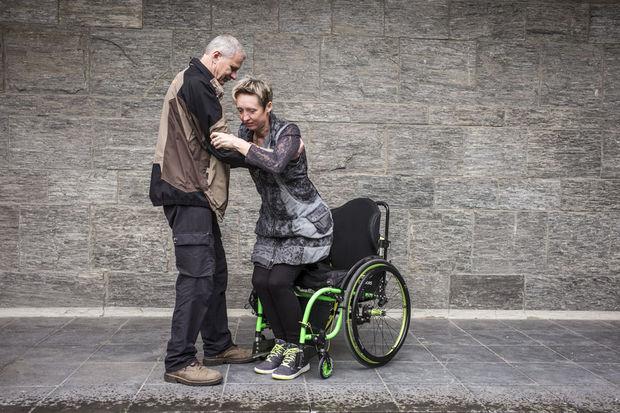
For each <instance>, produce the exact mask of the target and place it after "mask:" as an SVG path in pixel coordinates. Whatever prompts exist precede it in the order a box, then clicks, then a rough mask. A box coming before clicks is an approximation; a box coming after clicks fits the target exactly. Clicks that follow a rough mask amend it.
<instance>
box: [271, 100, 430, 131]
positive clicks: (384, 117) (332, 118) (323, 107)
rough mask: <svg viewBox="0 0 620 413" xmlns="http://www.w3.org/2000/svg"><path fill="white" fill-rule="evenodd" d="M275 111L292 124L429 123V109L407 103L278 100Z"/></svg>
mask: <svg viewBox="0 0 620 413" xmlns="http://www.w3.org/2000/svg"><path fill="white" fill-rule="evenodd" d="M274 110H277V111H278V112H277V113H280V114H282V115H284V117H285V118H286V119H288V120H290V121H302V120H303V121H308V122H361V123H377V124H408V125H413V124H427V123H428V108H427V107H426V106H424V105H415V104H405V103H382V104H381V105H377V104H375V103H364V102H346V103H338V102H303V101H293V100H289V101H284V102H280V101H277V102H276V104H275V108H274Z"/></svg>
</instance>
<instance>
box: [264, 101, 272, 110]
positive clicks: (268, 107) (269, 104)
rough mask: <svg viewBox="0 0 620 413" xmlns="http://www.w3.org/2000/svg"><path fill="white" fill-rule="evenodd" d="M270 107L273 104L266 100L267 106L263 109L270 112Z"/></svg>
mask: <svg viewBox="0 0 620 413" xmlns="http://www.w3.org/2000/svg"><path fill="white" fill-rule="evenodd" d="M272 108H273V105H272V104H271V102H267V106H265V110H266V111H267V113H271V109H272Z"/></svg>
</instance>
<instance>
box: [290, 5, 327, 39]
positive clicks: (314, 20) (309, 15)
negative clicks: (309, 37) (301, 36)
mask: <svg viewBox="0 0 620 413" xmlns="http://www.w3.org/2000/svg"><path fill="white" fill-rule="evenodd" d="M278 27H279V31H280V32H285V33H308V34H313V33H318V34H327V33H330V32H331V30H332V9H331V1H330V0H280V9H279V22H278Z"/></svg>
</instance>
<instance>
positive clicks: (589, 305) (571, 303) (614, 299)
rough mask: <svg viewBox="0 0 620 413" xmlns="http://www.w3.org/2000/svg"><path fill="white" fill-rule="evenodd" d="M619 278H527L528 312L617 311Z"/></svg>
mask: <svg viewBox="0 0 620 413" xmlns="http://www.w3.org/2000/svg"><path fill="white" fill-rule="evenodd" d="M618 291H620V277H617V276H610V275H606V274H598V273H596V272H593V273H590V274H588V275H587V276H570V275H568V276H566V275H551V274H532V275H528V276H527V278H526V282H525V308H526V309H527V310H562V311H588V310H594V311H618V310H620V299H619V298H618Z"/></svg>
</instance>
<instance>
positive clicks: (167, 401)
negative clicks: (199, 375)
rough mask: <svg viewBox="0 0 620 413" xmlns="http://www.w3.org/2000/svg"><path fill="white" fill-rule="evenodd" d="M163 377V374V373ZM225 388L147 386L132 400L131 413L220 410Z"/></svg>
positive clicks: (170, 385) (167, 385)
mask: <svg viewBox="0 0 620 413" xmlns="http://www.w3.org/2000/svg"><path fill="white" fill-rule="evenodd" d="M162 375H163V373H162ZM223 388H224V386H209V387H192V386H181V385H179V384H170V383H164V382H163V380H162V384H161V385H159V384H158V385H151V384H146V385H145V386H144V387H142V389H140V392H139V393H138V394H137V395H136V396H135V398H134V399H133V400H132V404H131V406H130V407H129V410H128V411H129V412H145V413H149V412H169V411H174V410H183V411H191V410H194V411H195V410H210V411H215V410H217V409H219V406H220V398H221V395H222V390H223Z"/></svg>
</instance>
